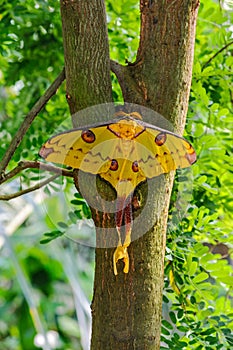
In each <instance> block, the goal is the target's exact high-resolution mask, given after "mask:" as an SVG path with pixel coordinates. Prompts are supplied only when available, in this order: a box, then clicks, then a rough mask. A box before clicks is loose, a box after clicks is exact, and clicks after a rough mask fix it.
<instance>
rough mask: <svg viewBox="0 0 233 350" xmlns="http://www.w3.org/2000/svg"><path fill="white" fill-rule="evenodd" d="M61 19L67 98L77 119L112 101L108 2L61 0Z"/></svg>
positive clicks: (100, 0)
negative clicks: (80, 115) (101, 104)
mask: <svg viewBox="0 0 233 350" xmlns="http://www.w3.org/2000/svg"><path fill="white" fill-rule="evenodd" d="M61 17H62V29H63V46H64V55H65V71H66V92H67V95H66V96H67V101H68V104H69V107H70V112H71V114H72V115H73V114H74V113H76V112H78V111H80V110H82V109H84V108H86V107H90V106H93V105H96V104H100V103H104V102H111V101H112V90H111V80H110V61H109V46H108V37H107V27H106V13H105V6H104V1H102V0H90V1H83V0H75V1H72V0H61ZM73 122H74V124H77V123H78V121H77V120H76V119H75V118H74V120H73ZM74 126H75V125H74Z"/></svg>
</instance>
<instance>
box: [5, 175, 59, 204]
mask: <svg viewBox="0 0 233 350" xmlns="http://www.w3.org/2000/svg"><path fill="white" fill-rule="evenodd" d="M58 176H59V174H56V175H53V176H51V177H50V178H48V179H46V180H44V181H41V182H39V183H38V184H36V185H35V186H32V187H29V188H26V189H25V190H20V191H18V192H15V193H12V194H3V195H0V200H4V201H9V200H10V199H13V198H17V197H20V196H22V195H23V194H26V193H29V192H33V191H36V190H38V189H39V188H41V187H43V186H45V185H47V184H48V183H50V182H51V181H53V180H55V179H56V178H57V177H58Z"/></svg>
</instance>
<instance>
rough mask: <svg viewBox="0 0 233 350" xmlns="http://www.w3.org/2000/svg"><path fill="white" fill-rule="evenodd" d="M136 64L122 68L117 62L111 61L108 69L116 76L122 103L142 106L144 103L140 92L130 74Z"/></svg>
mask: <svg viewBox="0 0 233 350" xmlns="http://www.w3.org/2000/svg"><path fill="white" fill-rule="evenodd" d="M136 64H137V63H135V64H132V63H131V64H129V65H128V66H122V65H121V64H119V63H118V62H116V61H113V60H111V61H110V68H111V71H112V72H113V73H114V74H115V75H116V77H117V80H118V82H119V84H120V87H121V90H122V94H123V97H124V101H125V102H129V103H131V102H134V103H136V104H139V105H144V104H145V101H144V96H143V94H142V91H141V90H140V88H139V87H138V86H137V84H136V83H135V80H134V78H133V77H132V74H131V73H132V72H133V70H134V67H135V65H136Z"/></svg>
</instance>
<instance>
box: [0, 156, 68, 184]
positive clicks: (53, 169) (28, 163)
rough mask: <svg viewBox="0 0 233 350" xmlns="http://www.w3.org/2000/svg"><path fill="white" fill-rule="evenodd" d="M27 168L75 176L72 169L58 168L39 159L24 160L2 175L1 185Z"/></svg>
mask: <svg viewBox="0 0 233 350" xmlns="http://www.w3.org/2000/svg"><path fill="white" fill-rule="evenodd" d="M25 169H41V170H47V171H51V172H53V173H56V174H58V175H63V176H68V177H73V171H70V170H66V169H62V168H58V167H56V166H53V165H50V164H45V163H41V162H37V161H22V162H19V163H18V165H17V166H16V167H15V168H14V169H13V170H11V171H9V173H7V174H5V175H4V176H2V178H1V179H0V185H1V184H2V183H4V182H6V181H8V180H9V179H11V178H12V177H14V176H16V175H17V174H18V173H20V172H21V171H22V170H25Z"/></svg>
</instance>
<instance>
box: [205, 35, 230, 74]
mask: <svg viewBox="0 0 233 350" xmlns="http://www.w3.org/2000/svg"><path fill="white" fill-rule="evenodd" d="M232 44H233V40H232V41H230V42H229V43H228V44H226V45H225V46H223V47H222V48H221V49H220V50H218V51H217V52H216V53H215V54H214V55H213V56H212V57H210V59H209V60H208V61H207V62H206V63H205V64H204V65H203V68H205V67H207V66H208V64H210V62H211V61H212V60H213V59H214V58H215V57H216V56H218V55H219V54H220V53H221V52H222V51H224V50H226V49H227V48H228V47H229V46H230V45H232Z"/></svg>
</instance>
